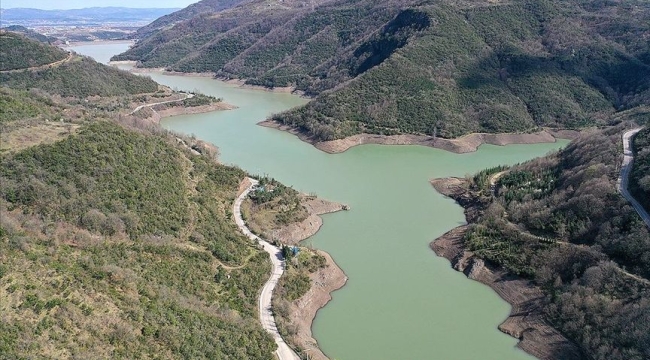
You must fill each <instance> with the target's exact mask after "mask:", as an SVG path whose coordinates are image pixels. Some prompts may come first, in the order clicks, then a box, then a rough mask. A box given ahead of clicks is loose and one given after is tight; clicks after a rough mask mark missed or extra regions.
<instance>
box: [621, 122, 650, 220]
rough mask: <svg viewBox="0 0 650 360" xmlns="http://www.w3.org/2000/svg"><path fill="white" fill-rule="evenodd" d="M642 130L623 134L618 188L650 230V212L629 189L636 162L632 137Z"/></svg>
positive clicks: (633, 130) (637, 129)
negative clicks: (649, 213) (621, 162)
mask: <svg viewBox="0 0 650 360" xmlns="http://www.w3.org/2000/svg"><path fill="white" fill-rule="evenodd" d="M641 129H642V128H636V129H632V130H628V131H626V132H625V133H623V164H622V165H621V174H620V175H619V177H618V180H616V187H617V188H618V191H619V192H620V193H621V195H623V196H624V197H625V198H626V199H627V201H629V202H630V204H632V206H633V207H634V210H636V212H637V213H638V214H639V216H641V219H643V222H645V224H646V226H648V227H649V228H650V216H649V215H648V212H647V211H645V209H644V208H643V206H641V204H639V202H638V201H636V199H635V198H634V197H633V196H632V195H631V194H630V193H629V191H628V189H627V185H628V182H629V177H630V172H631V171H632V163H633V162H634V152H633V151H632V137H633V136H634V135H635V134H636V133H638V132H639V131H641Z"/></svg>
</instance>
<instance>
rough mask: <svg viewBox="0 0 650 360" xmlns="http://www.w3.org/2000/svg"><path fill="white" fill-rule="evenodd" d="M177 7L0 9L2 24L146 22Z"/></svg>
mask: <svg viewBox="0 0 650 360" xmlns="http://www.w3.org/2000/svg"><path fill="white" fill-rule="evenodd" d="M176 10H178V9H176V8H171V9H167V8H155V9H137V8H124V7H92V8H85V9H71V10H40V9H30V8H13V9H1V10H0V16H2V22H3V25H14V24H17V25H28V24H43V23H49V24H62V23H63V24H70V25H74V24H87V23H105V22H120V23H125V22H147V21H153V20H155V19H157V18H159V17H161V16H164V15H167V14H169V13H171V12H174V11H176Z"/></svg>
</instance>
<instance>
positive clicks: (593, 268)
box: [432, 126, 650, 360]
mask: <svg viewBox="0 0 650 360" xmlns="http://www.w3.org/2000/svg"><path fill="white" fill-rule="evenodd" d="M623 129H624V127H623V126H618V127H616V128H611V129H608V130H606V131H598V132H595V133H592V134H589V135H584V136H582V137H581V138H579V139H577V140H575V141H573V142H572V143H571V144H570V145H569V146H568V147H567V148H566V149H564V150H562V151H560V152H559V153H556V154H552V155H548V156H546V157H543V158H540V159H537V160H532V161H529V162H527V163H524V164H521V165H517V166H514V167H511V168H509V169H503V168H494V169H488V170H485V171H483V172H481V173H479V174H477V175H476V176H474V178H473V179H472V180H470V181H469V182H468V183H467V184H466V185H465V186H466V188H465V189H464V190H463V191H459V192H456V193H455V194H449V195H450V196H453V197H454V198H455V199H456V200H457V201H459V203H461V204H462V205H463V206H465V207H466V209H467V210H466V214H467V216H468V221H469V222H470V226H469V227H468V228H465V227H463V228H464V230H462V231H463V232H464V236H462V237H461V239H462V241H461V243H462V246H463V247H464V248H465V249H467V250H469V251H470V253H469V254H465V257H464V258H463V260H461V261H464V262H465V263H468V262H469V261H471V260H468V259H469V258H471V257H478V258H481V259H483V260H485V261H486V262H487V263H488V264H489V265H492V266H493V265H497V266H500V267H502V268H505V269H506V270H507V271H508V272H509V273H510V274H517V275H519V276H521V277H523V278H526V279H530V280H532V281H533V283H534V284H535V285H536V287H538V289H539V290H541V291H542V292H543V293H544V294H545V295H546V297H545V298H541V299H540V298H539V297H538V298H536V299H531V301H530V303H531V304H534V306H529V307H528V308H527V310H526V311H528V314H529V315H531V317H533V316H534V314H536V313H538V312H541V313H542V314H543V316H544V318H545V319H546V320H547V321H549V322H550V323H551V324H552V325H553V326H554V327H556V328H557V329H558V330H560V331H561V333H562V334H564V335H565V336H567V337H568V338H569V339H571V340H573V341H574V342H575V343H576V344H578V345H579V346H580V347H581V348H582V349H583V351H584V352H585V353H586V354H587V355H588V358H592V359H639V360H640V359H645V358H647V357H648V355H650V353H649V352H648V351H649V349H650V348H649V347H648V344H650V337H649V336H650V335H649V334H650V322H649V319H650V302H649V301H648V299H649V296H650V281H649V279H650V233H649V232H648V228H647V227H646V226H645V225H644V223H643V222H642V220H641V219H640V218H639V216H638V214H637V213H636V212H635V211H634V209H633V208H632V207H631V206H630V205H629V204H628V203H627V201H626V200H625V199H624V198H623V197H622V196H621V195H620V194H618V193H617V191H616V178H617V176H618V171H619V166H620V161H621V158H622V154H621V151H622V150H621V149H622V146H621V133H622V131H623ZM491 184H492V185H491ZM436 188H437V189H439V191H443V192H447V191H449V190H448V187H446V186H444V185H442V186H436ZM443 242H444V241H443ZM432 246H433V247H434V248H437V249H438V250H437V251H439V252H441V253H444V251H445V250H444V249H442V250H441V247H440V246H437V245H436V242H434V243H432ZM466 271H468V272H469V271H470V269H466ZM522 294H523V292H522ZM524 321H525V320H524Z"/></svg>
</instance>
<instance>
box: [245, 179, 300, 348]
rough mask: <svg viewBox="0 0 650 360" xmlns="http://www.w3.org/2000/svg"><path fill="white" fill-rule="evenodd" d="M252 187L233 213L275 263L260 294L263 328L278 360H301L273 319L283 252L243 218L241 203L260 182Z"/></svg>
mask: <svg viewBox="0 0 650 360" xmlns="http://www.w3.org/2000/svg"><path fill="white" fill-rule="evenodd" d="M249 180H250V182H251V185H250V186H249V187H248V188H247V189H246V190H245V191H244V192H243V193H241V195H239V196H238V197H237V199H235V204H234V206H233V213H234V214H235V222H236V223H237V226H238V227H239V229H240V230H241V231H242V232H243V233H244V235H246V236H248V237H249V238H250V239H251V240H255V241H257V242H258V243H259V244H260V245H262V247H263V248H264V251H266V252H267V253H269V256H270V257H271V262H272V263H273V270H272V271H271V277H270V278H269V280H268V281H267V282H266V284H264V287H263V288H262V293H261V294H260V298H259V302H258V307H259V310H260V322H261V323H262V327H263V328H264V330H266V331H268V332H269V333H270V334H271V335H272V336H273V340H275V343H276V344H278V349H277V350H276V352H275V353H276V355H277V356H278V359H280V360H299V359H300V358H299V357H298V356H297V355H296V353H294V352H293V350H291V348H290V347H289V346H288V345H287V343H285V342H284V340H283V339H282V336H280V333H279V332H278V328H277V326H276V325H275V319H274V318H273V313H272V312H271V296H273V289H274V288H275V285H277V283H278V280H279V279H280V276H281V275H282V273H283V272H284V258H283V256H282V251H280V249H278V248H277V247H275V246H273V245H271V244H270V243H269V242H268V241H265V240H263V239H261V238H260V237H258V236H257V235H255V234H253V233H252V232H251V231H250V230H249V229H248V227H246V223H244V219H243V218H242V215H241V203H242V202H243V201H244V199H245V198H246V196H248V193H250V192H251V190H253V187H255V185H257V183H258V181H257V180H254V179H250V178H249Z"/></svg>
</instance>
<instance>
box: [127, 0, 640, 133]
mask: <svg viewBox="0 0 650 360" xmlns="http://www.w3.org/2000/svg"><path fill="white" fill-rule="evenodd" d="M267 5H268V4H267V3H266V2H263V1H253V2H250V3H246V4H243V5H241V6H239V7H234V8H232V9H229V10H226V11H224V12H221V13H219V15H218V16H213V15H210V16H208V15H202V16H197V17H195V18H193V19H192V20H189V21H185V22H183V23H180V24H178V25H176V26H174V27H173V28H171V29H167V30H163V31H160V32H157V33H154V34H152V35H151V36H150V37H148V38H145V39H144V40H143V41H141V42H140V43H139V44H138V45H137V46H135V47H134V48H133V49H131V50H129V51H128V52H127V53H125V54H123V55H121V56H120V58H122V57H124V58H129V59H137V60H141V61H142V65H143V66H167V67H170V68H172V69H175V70H180V71H188V72H191V71H211V72H216V73H217V74H219V75H221V76H224V77H237V78H245V79H247V82H248V83H250V84H257V85H264V86H270V87H272V86H289V85H292V86H296V87H297V88H298V89H300V90H304V91H306V92H307V93H308V94H312V95H315V94H320V95H319V96H318V97H316V99H315V100H314V101H312V102H311V103H310V104H308V105H306V106H305V107H303V108H300V109H298V110H293V111H290V112H289V113H286V114H281V115H279V116H277V117H276V120H279V121H281V122H284V123H286V124H289V125H293V126H296V127H298V128H300V129H301V130H303V131H304V132H306V133H309V134H310V135H313V136H314V137H315V138H316V139H318V140H330V139H335V138H341V137H345V136H349V135H352V134H356V133H359V132H369V133H380V134H395V133H417V134H434V133H435V134H436V135H438V136H444V137H456V136H459V135H462V134H466V133H469V132H476V131H486V132H513V131H528V130H531V129H536V128H538V127H539V126H552V127H568V128H576V127H582V126H585V125H592V124H602V123H605V122H606V120H605V119H606V118H607V115H608V114H610V113H612V112H614V111H617V110H621V109H625V108H630V107H634V106H636V105H639V104H643V103H647V102H648V101H649V100H648V99H649V97H650V90H649V88H648V83H650V67H649V66H648V65H649V64H650V61H649V60H650V57H649V55H648V54H649V53H650V48H648V46H647V42H643V41H641V40H640V39H641V38H643V37H644V36H645V35H644V34H647V33H648V32H649V31H650V28H649V27H648V25H647V24H648V23H650V21H648V19H650V8H649V7H648V6H647V4H644V3H643V2H640V1H638V0H625V1H623V2H622V3H608V2H599V3H593V2H590V1H583V0H566V1H560V2H553V1H532V0H516V1H512V2H509V3H507V4H502V5H498V6H488V5H487V3H479V4H477V3H476V2H472V3H468V2H464V1H446V2H444V3H440V2H430V3H428V2H424V3H419V5H418V6H415V5H413V4H409V3H408V2H407V3H398V2H394V1H381V2H376V1H374V2H371V1H366V0H345V1H327V2H323V3H321V4H320V6H316V7H314V8H313V9H304V8H299V7H289V8H288V9H287V8H281V9H278V8H274V7H271V8H269V9H267V8H266V6H267ZM405 8H406V9H405ZM251 12H253V13H257V14H258V16H256V17H250V16H248V14H249V13H251ZM350 79H354V80H352V81H350ZM340 84H344V85H343V86H338V85H340ZM332 89H334V90H332ZM326 90H331V91H326Z"/></svg>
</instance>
